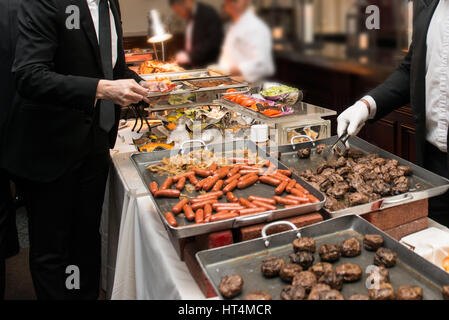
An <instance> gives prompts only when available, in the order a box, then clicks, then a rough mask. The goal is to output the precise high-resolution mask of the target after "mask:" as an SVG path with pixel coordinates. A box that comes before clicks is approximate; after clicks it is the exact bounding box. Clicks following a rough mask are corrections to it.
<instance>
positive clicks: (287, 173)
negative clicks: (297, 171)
mask: <svg viewBox="0 0 449 320" xmlns="http://www.w3.org/2000/svg"><path fill="white" fill-rule="evenodd" d="M276 173H280V174H282V175H284V176H287V177H291V176H292V172H291V171H290V170H282V169H278V170H277V171H276Z"/></svg>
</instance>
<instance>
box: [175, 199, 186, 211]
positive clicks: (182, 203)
mask: <svg viewBox="0 0 449 320" xmlns="http://www.w3.org/2000/svg"><path fill="white" fill-rule="evenodd" d="M186 204H189V199H183V200H181V201H179V202H178V204H176V205H175V206H174V207H173V209H172V212H173V213H174V214H180V213H181V211H182V208H184V206H185V205H186Z"/></svg>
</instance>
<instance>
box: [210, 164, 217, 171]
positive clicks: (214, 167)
mask: <svg viewBox="0 0 449 320" xmlns="http://www.w3.org/2000/svg"><path fill="white" fill-rule="evenodd" d="M215 170H217V164H216V163H215V162H214V163H212V164H211V165H210V167H209V171H211V172H215Z"/></svg>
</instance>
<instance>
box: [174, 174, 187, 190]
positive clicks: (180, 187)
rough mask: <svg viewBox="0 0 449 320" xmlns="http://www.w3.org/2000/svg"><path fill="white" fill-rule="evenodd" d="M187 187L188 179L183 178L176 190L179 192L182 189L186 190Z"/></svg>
mask: <svg viewBox="0 0 449 320" xmlns="http://www.w3.org/2000/svg"><path fill="white" fill-rule="evenodd" d="M185 185H186V177H181V178H180V179H179V180H178V183H177V184H176V189H178V190H179V191H181V190H182V189H184V186H185Z"/></svg>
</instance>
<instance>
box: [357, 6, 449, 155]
mask: <svg viewBox="0 0 449 320" xmlns="http://www.w3.org/2000/svg"><path fill="white" fill-rule="evenodd" d="M448 17H449V0H440V2H439V4H438V6H437V8H436V10H435V13H434V15H433V17H432V20H431V22H430V26H429V31H428V33H427V57H426V128H427V135H426V140H427V141H428V142H429V143H431V144H432V145H434V146H435V147H437V148H438V149H439V150H441V151H442V152H447V131H448V124H449V110H448V109H449V18H448ZM364 99H366V100H367V101H368V102H369V104H370V107H371V114H370V118H371V119H372V118H374V116H375V114H376V107H377V106H376V101H375V100H374V99H373V98H372V97H370V96H366V97H365V98H364Z"/></svg>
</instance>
